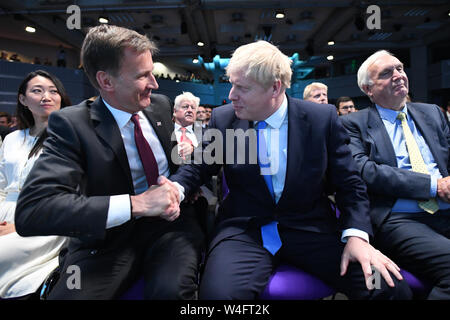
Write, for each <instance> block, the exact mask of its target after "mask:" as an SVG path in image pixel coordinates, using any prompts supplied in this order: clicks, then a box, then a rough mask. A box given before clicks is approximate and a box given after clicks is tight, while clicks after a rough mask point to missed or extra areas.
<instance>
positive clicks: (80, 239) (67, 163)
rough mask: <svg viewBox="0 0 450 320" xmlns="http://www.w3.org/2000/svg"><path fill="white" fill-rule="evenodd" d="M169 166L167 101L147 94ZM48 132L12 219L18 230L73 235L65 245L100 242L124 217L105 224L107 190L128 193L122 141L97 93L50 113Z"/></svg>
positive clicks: (130, 188)
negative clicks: (149, 97)
mask: <svg viewBox="0 0 450 320" xmlns="http://www.w3.org/2000/svg"><path fill="white" fill-rule="evenodd" d="M144 114H145V115H146V116H147V118H148V119H149V120H150V123H151V125H152V126H153V128H154V129H155V131H156V134H157V135H158V138H159V141H160V142H161V144H162V146H163V148H164V151H165V153H166V157H167V159H168V161H169V165H170V169H171V171H172V172H173V171H175V170H176V166H175V165H173V164H172V163H171V162H170V151H171V149H172V142H171V140H170V137H171V134H172V131H173V122H172V120H171V116H172V113H171V103H170V101H169V99H168V98H167V97H165V96H162V95H157V94H153V95H152V103H151V105H150V106H149V107H148V108H147V109H145V110H144ZM48 133H49V138H48V139H47V140H46V141H45V143H44V149H43V152H42V154H41V156H40V157H39V159H38V160H37V161H36V163H35V165H34V167H33V169H32V170H31V172H30V174H29V175H28V177H27V180H26V182H25V185H24V187H23V189H22V191H21V193H20V196H19V199H18V202H17V209H16V216H15V223H16V229H17V232H18V233H19V234H20V235H22V236H35V235H63V236H69V237H73V238H72V239H71V242H70V247H71V248H72V249H76V248H77V247H80V246H83V247H91V246H96V245H102V244H104V243H106V241H107V240H111V239H114V238H117V237H120V234H121V233H123V232H124V230H125V229H126V228H127V225H128V224H129V223H125V224H123V225H121V226H119V227H115V228H111V229H106V219H107V212H108V207H109V199H110V196H111V195H118V194H134V187H133V181H132V177H131V172H130V168H129V164H128V159H127V155H126V152H125V147H124V145H123V141H122V137H121V134H120V131H119V128H118V126H117V124H116V122H115V120H114V117H113V116H112V114H111V113H110V112H109V110H108V109H107V108H106V106H105V105H104V103H103V102H102V100H101V99H97V100H95V101H94V102H89V101H87V100H86V101H84V102H82V103H81V104H79V105H76V106H72V107H69V108H64V109H62V110H61V111H59V112H54V113H52V114H51V115H50V118H49V125H48Z"/></svg>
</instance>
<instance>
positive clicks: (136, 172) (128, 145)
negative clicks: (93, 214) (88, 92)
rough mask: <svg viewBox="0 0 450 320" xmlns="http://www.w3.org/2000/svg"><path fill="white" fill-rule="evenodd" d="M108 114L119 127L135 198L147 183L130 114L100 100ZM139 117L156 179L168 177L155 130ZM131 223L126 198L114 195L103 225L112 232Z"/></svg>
mask: <svg viewBox="0 0 450 320" xmlns="http://www.w3.org/2000/svg"><path fill="white" fill-rule="evenodd" d="M103 102H104V103H105V105H106V107H107V108H108V110H109V111H110V112H111V114H112V115H113V117H114V119H115V120H116V123H117V125H118V127H119V130H120V134H121V136H122V139H123V144H124V147H125V152H126V154H127V158H128V164H129V165H130V170H131V177H132V178H133V186H134V191H135V194H140V193H142V192H144V191H146V190H147V189H148V184H147V179H146V176H145V172H144V167H143V166H142V163H141V159H140V158H139V153H138V150H137V147H136V144H135V141H134V124H133V122H132V121H131V116H132V115H131V114H130V113H128V112H125V111H122V110H118V109H116V108H114V107H112V106H111V105H109V104H108V103H107V102H106V101H105V100H103ZM137 114H138V116H139V124H140V125H141V129H142V133H143V135H144V137H145V139H146V140H147V142H148V143H149V145H150V146H151V148H152V151H153V154H154V155H155V159H156V163H157V164H158V170H159V175H163V176H166V177H168V176H169V162H168V161H167V158H166V154H165V153H164V149H163V147H162V145H161V142H160V141H159V139H158V136H157V135H156V132H155V130H154V129H153V127H152V126H151V125H150V123H149V121H148V119H147V117H146V116H145V115H144V114H143V113H142V111H140V112H138V113H137ZM130 219H131V204H130V195H129V194H123V195H114V196H111V198H110V200H109V209H108V218H107V221H106V228H107V229H108V228H112V227H115V226H118V225H121V224H123V223H125V222H127V221H128V220H130Z"/></svg>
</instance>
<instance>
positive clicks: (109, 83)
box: [95, 71, 114, 92]
mask: <svg viewBox="0 0 450 320" xmlns="http://www.w3.org/2000/svg"><path fill="white" fill-rule="evenodd" d="M95 78H96V79H97V83H98V86H99V87H100V89H102V90H104V91H107V92H110V91H113V90H114V81H113V79H112V77H111V75H110V74H109V73H108V72H105V71H97V74H96V75H95Z"/></svg>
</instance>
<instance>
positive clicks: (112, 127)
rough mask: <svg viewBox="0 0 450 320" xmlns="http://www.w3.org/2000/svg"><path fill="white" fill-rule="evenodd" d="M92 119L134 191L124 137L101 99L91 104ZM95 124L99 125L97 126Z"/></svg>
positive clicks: (98, 133)
mask: <svg viewBox="0 0 450 320" xmlns="http://www.w3.org/2000/svg"><path fill="white" fill-rule="evenodd" d="M91 118H92V120H93V121H94V130H95V131H96V133H97V135H98V136H99V137H100V138H101V139H102V140H103V141H104V143H105V144H106V145H108V146H109V147H110V148H111V150H112V151H113V152H114V154H115V155H116V157H117V159H118V161H119V163H120V166H121V167H122V170H123V171H124V172H125V174H126V176H127V177H128V182H129V184H130V186H131V190H134V187H133V179H132V177H131V171H130V165H129V164H128V158H127V154H126V151H125V147H124V145H123V139H122V135H121V134H120V130H119V127H118V126H117V123H116V120H115V119H114V117H113V115H112V114H111V112H109V110H108V108H106V106H105V104H104V103H103V101H102V99H101V98H97V100H95V101H94V102H93V103H92V104H91ZM95 123H96V124H97V125H95Z"/></svg>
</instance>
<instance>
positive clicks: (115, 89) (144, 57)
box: [110, 48, 158, 113]
mask: <svg viewBox="0 0 450 320" xmlns="http://www.w3.org/2000/svg"><path fill="white" fill-rule="evenodd" d="M152 71H153V59H152V55H151V53H150V51H149V50H147V51H145V52H142V53H138V52H136V51H135V50H133V49H131V48H125V49H124V56H123V59H122V63H121V67H120V69H119V72H118V75H117V76H112V75H110V78H111V92H110V96H112V98H113V101H114V102H113V103H112V105H114V107H116V108H117V109H119V110H122V111H126V112H129V113H136V112H139V111H141V110H143V109H145V108H146V107H148V106H149V105H150V102H151V100H150V96H151V93H152V90H156V89H158V83H157V82H156V79H155V77H154V76H153V74H152Z"/></svg>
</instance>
